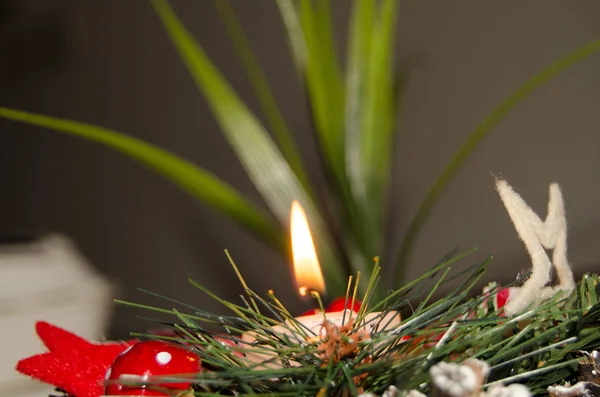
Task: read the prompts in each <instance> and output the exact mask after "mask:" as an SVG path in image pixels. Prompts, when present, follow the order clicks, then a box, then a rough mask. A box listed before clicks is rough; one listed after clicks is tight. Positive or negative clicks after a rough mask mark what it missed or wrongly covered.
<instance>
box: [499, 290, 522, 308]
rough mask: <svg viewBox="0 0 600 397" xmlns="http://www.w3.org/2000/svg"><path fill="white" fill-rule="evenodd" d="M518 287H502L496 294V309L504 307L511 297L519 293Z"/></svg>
mask: <svg viewBox="0 0 600 397" xmlns="http://www.w3.org/2000/svg"><path fill="white" fill-rule="evenodd" d="M519 290H520V288H519V287H510V288H503V289H501V290H500V291H498V293H497V294H496V299H495V302H494V303H495V304H496V305H495V306H496V310H498V309H500V308H502V307H504V306H505V305H506V304H507V303H508V302H509V301H510V300H511V299H514V298H515V297H516V296H517V294H518V293H519Z"/></svg>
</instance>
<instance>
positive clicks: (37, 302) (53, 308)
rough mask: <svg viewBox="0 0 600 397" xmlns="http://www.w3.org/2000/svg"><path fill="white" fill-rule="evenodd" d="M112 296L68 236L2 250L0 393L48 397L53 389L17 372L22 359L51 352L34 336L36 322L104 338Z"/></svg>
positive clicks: (105, 283) (0, 278)
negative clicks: (16, 367) (17, 365)
mask: <svg viewBox="0 0 600 397" xmlns="http://www.w3.org/2000/svg"><path fill="white" fill-rule="evenodd" d="M111 292H112V289H111V287H110V285H109V283H108V282H107V280H105V279H104V278H103V277H101V276H100V275H98V274H97V273H96V272H95V271H94V270H93V269H92V267H91V266H90V264H89V262H88V261H87V260H86V259H85V258H84V257H83V256H82V255H81V254H80V253H79V252H78V251H77V249H76V248H75V246H74V245H73V244H72V243H71V242H70V241H69V240H68V239H67V238H65V237H62V236H57V235H52V236H49V237H46V238H44V239H43V240H41V241H39V242H37V243H34V244H17V245H4V246H0V329H2V337H1V338H0V351H2V356H1V357H0V395H8V394H9V393H10V395H18V396H29V395H31V396H34V395H36V396H38V397H40V396H41V397H44V396H47V395H48V393H49V392H51V391H52V390H53V388H47V387H45V386H44V385H39V384H36V383H35V382H31V381H30V380H29V379H28V378H26V377H24V376H22V375H20V374H18V373H17V372H16V371H15V365H16V364H17V362H18V361H19V360H20V359H23V358H26V357H29V356H31V355H34V354H38V353H43V352H45V351H46V348H45V347H44V346H43V344H42V342H41V341H40V340H39V338H38V337H37V335H36V333H35V323H36V321H39V320H44V321H48V322H50V323H52V324H55V325H57V326H60V327H63V328H65V329H67V330H69V331H71V332H74V333H76V334H78V335H81V336H83V337H86V338H89V339H96V340H97V339H101V334H102V333H103V331H104V328H105V326H106V320H107V317H108V314H109V310H110V308H111V305H112V303H111V299H110V297H111ZM17 390H19V391H18V392H17Z"/></svg>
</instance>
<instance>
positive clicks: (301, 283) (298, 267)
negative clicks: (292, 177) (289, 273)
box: [290, 201, 325, 296]
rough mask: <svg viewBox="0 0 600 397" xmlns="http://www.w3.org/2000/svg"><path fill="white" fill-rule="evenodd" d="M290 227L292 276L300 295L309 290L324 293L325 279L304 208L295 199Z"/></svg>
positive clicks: (305, 293)
mask: <svg viewBox="0 0 600 397" xmlns="http://www.w3.org/2000/svg"><path fill="white" fill-rule="evenodd" d="M290 228H291V234H292V255H293V258H294V277H295V279H296V286H297V287H298V291H299V292H300V295H302V296H304V295H307V294H308V293H309V291H317V292H319V293H321V294H323V293H325V281H324V280H323V273H322V272H321V266H319V259H318V258H317V252H316V251H315V244H314V242H313V239H312V235H311V234H310V228H309V227H308V220H307V219H306V214H305V213H304V209H302V206H301V205H300V203H298V202H297V201H294V202H293V203H292V211H291V214H290Z"/></svg>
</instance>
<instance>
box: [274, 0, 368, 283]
mask: <svg viewBox="0 0 600 397" xmlns="http://www.w3.org/2000/svg"><path fill="white" fill-rule="evenodd" d="M297 4H298V5H299V7H296V5H297ZM277 5H278V7H279V11H280V13H281V17H282V20H283V22H284V26H285V28H286V32H287V37H288V41H289V42H290V47H291V50H292V55H293V58H294V61H295V64H296V67H297V68H298V70H299V71H300V73H301V76H302V78H303V82H304V83H306V87H307V91H308V96H309V99H310V106H311V111H312V115H313V120H314V124H315V127H316V133H317V139H318V141H319V143H320V150H321V154H322V156H323V159H324V162H325V165H326V166H327V169H328V171H329V174H330V176H331V178H332V180H333V182H334V186H335V188H336V190H334V192H335V193H337V194H338V196H337V197H336V199H337V200H339V202H340V204H341V205H340V210H341V211H342V212H343V216H342V217H341V221H342V224H341V225H339V226H340V230H341V241H342V244H343V245H344V247H345V252H346V254H347V257H348V258H347V261H348V263H349V266H350V267H351V268H352V271H353V272H357V271H366V272H369V273H370V267H371V266H370V265H371V259H370V258H371V257H372V255H366V254H365V252H367V251H368V250H367V249H366V248H365V246H364V243H365V242H366V241H367V237H366V234H367V232H366V230H364V228H363V227H362V225H361V223H360V218H359V215H358V214H357V212H356V208H355V205H354V200H353V198H352V194H351V192H350V187H349V185H348V179H347V176H346V170H345V166H346V164H345V148H344V135H345V134H344V124H345V121H344V117H345V111H344V106H345V105H344V102H345V98H344V96H345V93H344V90H345V87H344V84H343V76H342V73H341V72H340V70H339V66H338V63H337V62H338V61H337V59H336V56H335V52H334V51H335V48H334V45H333V37H332V35H333V33H332V22H331V17H330V15H329V12H330V11H329V7H330V1H328V0H325V1H319V2H314V1H311V0H301V1H293V0H277ZM363 287H365V286H364V285H361V288H363ZM361 291H364V290H362V289H361Z"/></svg>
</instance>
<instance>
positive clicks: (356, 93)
mask: <svg viewBox="0 0 600 397" xmlns="http://www.w3.org/2000/svg"><path fill="white" fill-rule="evenodd" d="M376 4H377V2H376V1H374V0H357V1H356V2H355V8H354V12H353V18H352V19H353V21H352V27H351V45H350V56H349V60H348V61H349V66H348V76H347V102H346V134H347V136H346V168H347V172H348V178H349V181H350V185H351V188H352V193H353V196H354V199H355V202H356V205H357V206H358V208H359V213H360V214H361V218H362V219H361V221H362V222H361V227H362V228H363V229H364V233H365V236H366V238H365V243H366V250H367V252H366V253H367V254H368V255H375V254H376V253H378V252H380V251H381V249H382V245H383V232H384V229H385V227H384V211H385V202H386V200H385V197H386V196H387V188H388V183H389V174H390V167H391V160H392V153H393V137H394V134H393V133H394V125H395V123H394V121H395V109H394V103H395V87H394V82H393V78H394V68H393V56H394V41H395V40H394V39H395V20H396V13H397V10H396V7H397V1H396V0H384V1H383V2H382V3H381V5H380V7H378V9H377V10H376V8H377V7H375V6H376ZM376 11H378V12H377V13H376Z"/></svg>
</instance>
